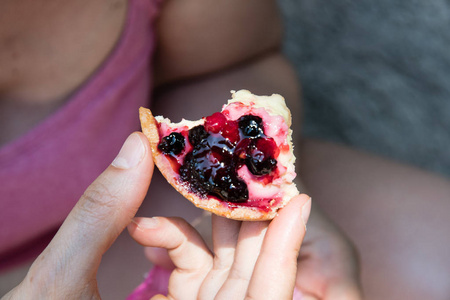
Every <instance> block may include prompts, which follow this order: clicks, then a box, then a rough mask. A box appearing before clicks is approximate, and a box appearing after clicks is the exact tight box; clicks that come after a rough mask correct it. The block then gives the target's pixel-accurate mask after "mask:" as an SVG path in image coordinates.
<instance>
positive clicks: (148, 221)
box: [137, 217, 159, 229]
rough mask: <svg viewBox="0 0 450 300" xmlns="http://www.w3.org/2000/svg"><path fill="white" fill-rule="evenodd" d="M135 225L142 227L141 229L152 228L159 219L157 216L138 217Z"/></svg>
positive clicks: (156, 225) (156, 224) (157, 223)
mask: <svg viewBox="0 0 450 300" xmlns="http://www.w3.org/2000/svg"><path fill="white" fill-rule="evenodd" d="M137 225H138V227H140V228H143V229H154V228H156V227H158V225H159V220H158V218H157V217H153V218H140V219H139V222H138V223H137Z"/></svg>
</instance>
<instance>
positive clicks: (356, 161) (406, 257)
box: [298, 140, 450, 300]
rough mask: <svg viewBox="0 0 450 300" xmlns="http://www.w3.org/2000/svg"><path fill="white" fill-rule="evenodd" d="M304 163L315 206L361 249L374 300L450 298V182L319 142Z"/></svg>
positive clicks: (305, 151)
mask: <svg viewBox="0 0 450 300" xmlns="http://www.w3.org/2000/svg"><path fill="white" fill-rule="evenodd" d="M298 161H299V165H300V168H299V170H301V172H300V173H301V175H302V176H303V180H304V182H305V185H306V186H307V187H308V192H309V193H310V195H311V196H312V198H313V200H315V203H319V204H320V205H321V206H322V207H323V209H324V210H325V211H326V212H327V213H328V214H329V216H330V217H331V218H332V219H333V220H334V221H336V222H337V223H338V224H339V225H340V226H341V227H342V228H343V229H344V231H346V232H347V233H348V235H349V236H350V238H351V239H352V240H353V241H354V243H355V244H356V246H357V247H358V248H359V250H360V255H361V266H362V281H363V286H364V288H365V294H366V297H367V299H384V300H389V299H392V300H394V299H395V300H397V299H409V300H414V299H436V300H438V299H448V297H449V295H450V259H448V249H449V248H450V234H449V233H448V232H449V229H450V218H449V217H448V214H449V212H450V181H448V180H447V179H445V178H442V177H439V176H437V175H434V174H431V173H427V172H425V171H422V170H419V169H415V168H413V167H409V166H405V165H401V164H398V163H395V162H392V161H388V160H385V159H382V158H379V157H376V156H373V155H369V154H366V153H362V152H359V151H356V150H352V149H350V148H347V147H343V146H339V145H336V144H331V143H325V142H319V141H314V140H305V141H304V143H303V145H302V156H301V157H300V158H299V160H298Z"/></svg>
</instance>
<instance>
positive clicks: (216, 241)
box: [128, 195, 311, 300]
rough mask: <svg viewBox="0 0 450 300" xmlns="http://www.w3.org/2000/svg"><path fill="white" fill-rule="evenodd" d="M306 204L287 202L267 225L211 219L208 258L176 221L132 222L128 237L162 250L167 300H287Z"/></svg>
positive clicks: (193, 235)
mask: <svg viewBox="0 0 450 300" xmlns="http://www.w3.org/2000/svg"><path fill="white" fill-rule="evenodd" d="M309 200H310V198H309V197H308V196H306V195H300V196H297V197H295V198H293V199H292V200H291V202H290V203H289V204H288V205H287V206H286V207H285V208H283V209H282V210H281V211H280V212H279V215H278V216H277V217H276V218H275V219H274V220H273V221H271V222H268V221H266V222H240V221H235V220H229V219H225V218H222V217H218V216H215V215H213V216H212V232H213V252H211V251H210V250H209V248H208V247H207V245H206V244H205V242H204V241H203V239H202V237H201V236H200V234H199V233H198V232H197V231H196V230H195V229H194V228H193V227H192V226H191V225H189V224H188V223H187V222H186V221H184V220H183V219H180V218H163V217H157V218H136V219H135V222H133V223H131V224H130V225H129V227H128V229H129V232H130V234H131V236H132V237H133V238H134V239H135V240H136V241H137V242H139V243H140V244H142V245H144V246H147V247H161V248H165V249H167V253H168V255H169V257H170V259H171V262H172V263H173V265H174V267H175V269H174V271H173V272H172V275H171V277H170V281H169V294H168V298H167V297H164V296H161V295H160V296H155V297H154V298H153V299H244V298H246V299H277V300H278V299H280V300H283V299H285V300H292V296H293V292H294V285H295V278H296V272H297V257H298V251H299V249H300V245H301V243H302V240H303V237H304V236H305V232H306V227H305V224H306V221H307V219H308V217H309V212H310V209H311V201H309Z"/></svg>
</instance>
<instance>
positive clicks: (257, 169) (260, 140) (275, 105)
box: [139, 90, 299, 220]
mask: <svg viewBox="0 0 450 300" xmlns="http://www.w3.org/2000/svg"><path fill="white" fill-rule="evenodd" d="M139 114H140V119H141V125H142V131H143V132H144V134H145V135H146V136H147V137H148V139H149V141H150V145H151V148H152V152H153V157H154V161H155V164H156V165H157V167H158V168H159V170H160V171H161V173H162V174H163V175H164V177H165V178H166V179H167V181H168V182H169V183H170V184H171V185H172V186H173V187H174V188H175V189H176V190H177V191H178V192H180V193H181V194H182V195H183V196H184V197H185V198H187V199H189V200H190V201H191V202H192V203H194V204H195V205H196V206H197V207H199V208H202V209H205V210H207V211H210V212H212V213H215V214H217V215H220V216H223V217H227V218H231V219H236V220H270V219H273V218H274V217H275V216H276V214H277V211H278V210H279V209H280V208H281V207H283V206H285V205H286V204H287V202H288V201H289V200H290V199H291V198H292V197H294V196H295V195H297V194H298V193H299V192H298V190H297V187H296V185H295V183H293V180H294V178H295V176H296V174H295V170H294V161H295V157H294V154H293V148H292V147H293V146H292V142H291V140H292V138H291V136H292V130H291V129H290V125H291V114H290V111H289V109H288V108H287V107H286V104H285V101H284V98H283V97H281V96H280V95H276V94H274V95H272V96H256V95H253V94H252V93H250V92H249V91H246V90H240V91H237V92H234V91H232V99H231V100H229V101H228V104H226V105H224V106H223V108H222V111H221V112H216V113H214V114H212V115H210V116H208V117H204V118H202V119H200V120H197V121H187V120H184V119H183V120H182V121H181V122H179V123H172V122H171V121H170V120H169V119H167V118H164V117H162V116H156V117H154V116H153V115H152V113H151V111H150V110H148V109H146V108H141V109H140V111H139Z"/></svg>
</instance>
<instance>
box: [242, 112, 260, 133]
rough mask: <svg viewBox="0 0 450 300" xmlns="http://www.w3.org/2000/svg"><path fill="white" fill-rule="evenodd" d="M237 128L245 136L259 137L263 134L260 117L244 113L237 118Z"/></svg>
mask: <svg viewBox="0 0 450 300" xmlns="http://www.w3.org/2000/svg"><path fill="white" fill-rule="evenodd" d="M238 123H239V128H240V129H241V130H242V133H243V134H244V135H245V136H247V137H261V136H263V135H264V128H263V124H262V119H261V117H258V116H253V115H245V116H242V117H240V118H239V120H238Z"/></svg>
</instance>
